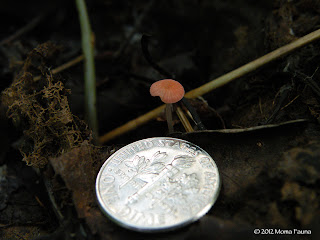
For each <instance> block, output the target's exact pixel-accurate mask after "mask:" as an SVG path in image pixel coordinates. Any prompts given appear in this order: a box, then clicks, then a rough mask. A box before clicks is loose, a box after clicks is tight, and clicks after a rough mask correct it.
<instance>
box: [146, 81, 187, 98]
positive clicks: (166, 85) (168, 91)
mask: <svg viewBox="0 0 320 240" xmlns="http://www.w3.org/2000/svg"><path fill="white" fill-rule="evenodd" d="M150 94H151V96H153V97H155V96H159V97H160V98H161V100H162V102H164V103H176V102H178V101H180V100H181V99H182V98H183V96H184V88H183V86H182V85H181V84H180V83H179V82H177V81H175V80H172V79H163V80H159V81H157V82H155V83H153V84H152V85H151V87H150Z"/></svg>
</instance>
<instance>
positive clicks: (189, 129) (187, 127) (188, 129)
mask: <svg viewBox="0 0 320 240" xmlns="http://www.w3.org/2000/svg"><path fill="white" fill-rule="evenodd" d="M176 113H177V115H178V117H179V119H180V121H181V123H182V125H183V127H184V129H185V130H186V132H193V131H194V130H193V128H192V126H191V124H190V122H189V120H188V118H187V117H186V115H185V114H184V113H183V111H182V109H181V107H177V109H176Z"/></svg>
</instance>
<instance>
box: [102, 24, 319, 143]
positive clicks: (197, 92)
mask: <svg viewBox="0 0 320 240" xmlns="http://www.w3.org/2000/svg"><path fill="white" fill-rule="evenodd" d="M319 38H320V29H318V30H316V31H314V32H312V33H309V34H307V35H306V36H304V37H301V38H299V39H297V40H295V41H294V42H292V43H289V44H287V45H285V46H283V47H280V48H278V49H276V50H274V51H272V52H270V53H268V54H266V55H264V56H262V57H260V58H258V59H256V60H254V61H252V62H250V63H247V64H246V65H244V66H242V67H239V68H237V69H235V70H233V71H231V72H229V73H227V74H225V75H223V76H221V77H219V78H216V79H214V80H212V81H210V82H208V83H206V84H204V85H202V86H200V87H198V88H196V89H193V90H191V91H189V92H187V93H186V95H185V97H187V98H197V97H200V96H202V95H204V94H206V93H209V92H210V91H212V90H214V89H216V88H219V87H221V86H223V85H225V84H227V83H229V82H231V81H232V80H235V79H237V78H240V77H242V76H244V75H246V74H248V73H250V72H252V71H254V70H256V69H258V68H260V67H262V66H264V65H266V64H267V63H269V62H271V61H274V60H276V59H278V58H280V57H283V56H285V55H287V54H288V53H290V52H292V51H294V50H296V49H298V48H301V47H303V46H305V45H307V44H308V43H310V42H312V41H315V40H317V39H319ZM163 109H164V105H162V106H160V107H157V108H156V109H153V110H152V111H150V112H148V113H146V114H144V115H142V116H140V117H138V118H136V119H133V120H131V121H129V122H127V123H125V124H124V125H122V126H120V127H118V128H115V129H113V130H112V131H110V132H108V133H106V134H105V135H103V136H101V137H100V138H99V140H100V142H101V143H105V142H107V141H109V140H111V139H113V138H115V137H117V136H120V135H122V134H124V133H126V132H128V131H130V130H133V129H135V128H137V127H138V126H141V125H143V124H145V123H146V122H148V121H150V120H152V119H154V118H156V117H157V116H158V115H159V114H160V113H161V111H163Z"/></svg>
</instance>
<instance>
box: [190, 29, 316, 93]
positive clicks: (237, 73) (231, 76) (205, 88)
mask: <svg viewBox="0 0 320 240" xmlns="http://www.w3.org/2000/svg"><path fill="white" fill-rule="evenodd" d="M319 38H320V29H318V30H316V31H314V32H312V33H309V34H307V35H305V36H304V37H301V38H299V39H297V40H296V41H293V42H292V43H289V44H287V45H285V46H283V47H280V48H278V49H276V50H274V51H273V52H270V53H268V54H266V55H264V56H262V57H260V58H258V59H256V60H254V61H252V62H250V63H247V64H246V65H243V66H242V67H239V68H237V69H235V70H233V71H231V72H229V73H227V74H225V75H223V76H221V77H219V78H216V79H214V80H212V81H211V82H208V83H206V84H204V85H202V86H200V87H198V88H196V89H193V90H191V91H190V92H188V93H187V94H186V97H188V98H196V97H198V96H202V95H204V94H206V93H208V92H211V91H212V90H214V89H216V88H218V87H221V86H223V85H225V84H227V83H229V82H231V81H232V80H235V79H237V78H240V77H242V76H244V75H246V74H248V73H250V72H253V71H254V70H256V69H258V68H260V67H262V66H263V65H266V64H267V63H269V62H271V61H274V60H276V59H278V58H280V57H283V56H284V55H287V54H288V53H290V52H292V51H294V50H296V49H298V48H301V47H303V46H305V45H306V44H308V43H310V42H312V41H315V40H317V39H319Z"/></svg>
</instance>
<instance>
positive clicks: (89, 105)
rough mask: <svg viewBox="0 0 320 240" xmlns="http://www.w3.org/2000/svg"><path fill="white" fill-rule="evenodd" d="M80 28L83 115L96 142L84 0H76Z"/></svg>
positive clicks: (91, 49)
mask: <svg viewBox="0 0 320 240" xmlns="http://www.w3.org/2000/svg"><path fill="white" fill-rule="evenodd" d="M76 5H77V8H78V14H79V21H80V27H81V38H82V51H83V55H84V82H85V84H84V85H85V89H84V95H85V113H86V120H87V123H88V125H89V127H90V128H91V129H92V135H93V140H94V142H95V143H97V142H98V120H97V110H96V76H95V66H94V47H93V44H92V32H91V27H90V22H89V17H88V13H87V8H86V4H85V1H84V0H76Z"/></svg>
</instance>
